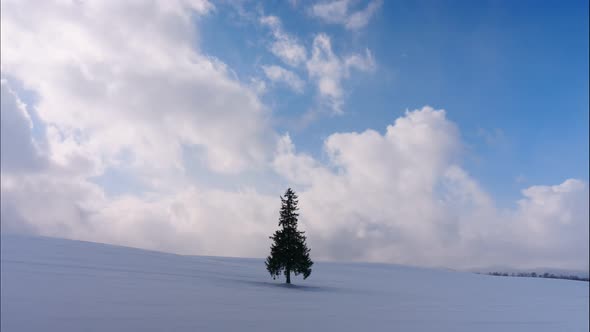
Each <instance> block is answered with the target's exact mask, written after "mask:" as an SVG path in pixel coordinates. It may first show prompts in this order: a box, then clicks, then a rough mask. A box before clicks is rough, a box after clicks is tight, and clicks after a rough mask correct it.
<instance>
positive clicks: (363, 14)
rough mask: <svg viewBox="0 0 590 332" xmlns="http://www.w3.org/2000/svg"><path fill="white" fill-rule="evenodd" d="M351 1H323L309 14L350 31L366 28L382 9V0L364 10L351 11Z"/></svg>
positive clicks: (370, 3)
mask: <svg viewBox="0 0 590 332" xmlns="http://www.w3.org/2000/svg"><path fill="white" fill-rule="evenodd" d="M351 4H352V1H350V0H336V1H322V2H319V3H316V4H314V5H313V6H311V8H310V10H309V12H310V13H311V15H312V16H315V17H317V18H319V19H321V20H323V21H324V22H326V23H331V24H341V25H343V26H344V27H345V28H346V29H348V30H358V29H361V28H364V27H365V26H366V25H367V24H368V23H369V21H370V20H371V17H372V16H373V15H375V13H376V12H377V10H378V9H379V8H380V7H381V5H382V1H381V0H373V1H370V2H369V3H368V4H367V6H366V7H365V8H364V9H361V10H357V11H351V10H350V6H351Z"/></svg>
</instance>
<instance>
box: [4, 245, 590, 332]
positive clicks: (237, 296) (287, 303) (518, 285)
mask: <svg viewBox="0 0 590 332" xmlns="http://www.w3.org/2000/svg"><path fill="white" fill-rule="evenodd" d="M1 240H2V242H1V247H2V248H1V249H2V252H1V258H2V263H1V269H2V270H1V278H2V279H1V287H2V288H1V330H2V331H3V332H10V331H281V332H287V331H298V332H301V331H453V332H458V331H470V332H471V331H494V332H497V331H535V332H540V331H562V332H567V331H588V318H589V317H588V309H589V308H588V290H589V288H588V283H587V282H580V281H567V280H553V279H539V278H509V277H506V278H504V277H491V276H486V275H477V274H471V273H462V272H452V271H445V270H434V269H423V268H415V267H406V266H398V265H383V264H356V263H322V262H318V263H316V265H314V270H313V273H312V275H311V277H310V278H309V279H308V280H305V281H303V280H301V278H295V280H294V282H295V283H296V285H295V286H293V287H286V286H285V285H284V284H282V283H281V282H280V281H278V280H277V281H273V280H272V279H270V277H269V275H268V274H267V272H266V270H265V268H264V263H263V260H262V259H242V258H239V259H238V258H220V257H197V256H178V255H173V254H166V253H160V252H153V251H145V250H139V249H132V248H125V247H117V246H110V245H104V244H97V243H88V242H78V241H69V240H61V239H51V238H35V237H21V236H12V235H11V236H7V235H2V238H1ZM312 254H313V252H312Z"/></svg>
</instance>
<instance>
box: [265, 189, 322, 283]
mask: <svg viewBox="0 0 590 332" xmlns="http://www.w3.org/2000/svg"><path fill="white" fill-rule="evenodd" d="M298 203H299V201H298V200H297V195H296V194H295V192H294V191H293V190H291V188H289V189H287V191H286V192H285V195H284V197H281V212H280V217H279V227H281V229H279V230H278V231H276V232H275V233H274V235H273V236H271V237H270V238H271V239H272V240H273V241H274V242H273V244H272V246H271V248H270V256H268V258H267V259H266V269H267V270H268V272H269V273H270V275H271V276H272V278H273V279H276V278H277V277H278V276H279V275H280V274H281V273H284V274H285V277H286V278H287V284H290V283H291V272H293V273H294V274H295V275H299V274H303V279H307V277H309V275H310V274H311V266H312V265H313V262H312V261H311V259H310V258H309V248H307V245H306V244H305V239H306V237H305V235H304V233H305V232H301V231H298V230H297V217H299V213H297V210H299V209H298V208H297V204H298Z"/></svg>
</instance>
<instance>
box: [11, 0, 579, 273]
mask: <svg viewBox="0 0 590 332" xmlns="http://www.w3.org/2000/svg"><path fill="white" fill-rule="evenodd" d="M1 15H2V17H1V21H0V22H1V24H2V26H1V29H0V30H1V32H2V38H1V39H0V40H1V43H2V45H1V46H2V69H1V71H2V73H1V76H2V159H1V160H2V169H1V176H2V187H1V190H2V192H1V194H2V209H1V212H2V231H3V232H17V233H32V234H38V235H49V236H56V237H65V238H73V239H82V240H90V241H97V242H106V243H114V244H120V245H129V246H135V247H142V248H149V249H155V250H163V251H170V252H177V253H184V254H204V255H229V256H246V257H263V256H265V255H266V254H267V251H268V245H269V243H267V242H265V241H266V240H267V239H268V235H269V234H270V233H272V230H274V229H275V227H276V218H277V213H278V204H277V200H278V196H279V195H280V194H281V193H282V192H284V190H285V189H286V188H287V187H293V188H294V189H295V190H296V191H297V192H298V193H299V196H300V201H301V220H300V222H301V227H302V228H303V229H305V230H306V231H307V232H308V233H307V234H308V236H309V237H308V239H309V242H310V245H311V247H312V253H313V255H314V257H316V258H318V259H322V260H346V261H376V262H393V263H401V264H412V265H427V266H449V267H456V268H471V267H477V266H486V265H503V266H505V265H507V266H514V267H530V268H534V267H539V266H549V267H559V268H575V269H586V270H587V269H588V251H589V240H588V219H589V217H588V213H589V210H590V208H589V205H588V200H589V199H588V197H589V190H588V180H589V179H588V171H589V154H588V151H589V146H588V136H589V129H588V122H589V119H588V114H589V104H588V88H589V86H588V84H589V83H588V71H589V68H588V58H589V46H588V3H587V2H582V1H569V2H567V3H562V2H557V1H555V2H551V1H544V2H542V3H540V2H536V1H487V2H486V1H384V0H318V1H297V0H291V1H268V2H262V3H256V2H254V1H208V0H190V1H189V0H155V1H150V2H145V1H141V0H137V1H123V2H105V1H100V0H87V1H84V2H76V1H74V2H52V1H47V2H36V1H32V0H31V1H28V0H20V1H14V0H2V13H1ZM426 244H427V246H426ZM425 247H428V248H429V250H423V248H425Z"/></svg>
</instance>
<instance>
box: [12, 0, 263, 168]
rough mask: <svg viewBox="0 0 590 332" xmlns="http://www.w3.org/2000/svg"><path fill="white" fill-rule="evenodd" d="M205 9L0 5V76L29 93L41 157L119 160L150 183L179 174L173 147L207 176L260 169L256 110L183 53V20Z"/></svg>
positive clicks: (220, 71)
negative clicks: (187, 150) (47, 153)
mask: <svg viewBox="0 0 590 332" xmlns="http://www.w3.org/2000/svg"><path fill="white" fill-rule="evenodd" d="M211 8H212V6H211V5H210V4H209V3H208V2H206V1H192V2H185V1H161V2H153V3H146V2H141V1H139V2H128V1H125V2H103V1H84V2H57V3H53V2H43V3H42V4H40V3H38V2H28V1H14V2H13V1H6V2H3V5H2V49H3V52H2V71H3V72H5V73H7V74H10V75H11V76H13V77H16V78H17V79H19V80H21V81H22V82H23V83H24V85H25V86H27V87H29V88H31V89H33V90H35V91H36V92H37V93H38V94H39V95H40V97H41V98H40V102H39V104H38V105H36V109H37V111H38V113H39V116H40V118H41V119H42V120H43V121H45V122H46V123H47V125H48V127H49V129H50V130H49V132H50V136H49V139H50V143H49V146H50V150H51V156H52V158H53V159H54V160H55V161H56V162H60V163H62V164H63V163H64V160H66V159H68V157H69V156H70V155H71V154H72V153H76V154H78V155H79V156H80V157H81V158H86V159H88V160H92V159H96V160H94V161H93V162H95V163H97V162H98V163H101V164H104V165H103V166H100V165H99V168H102V167H108V166H109V165H113V164H116V163H117V162H118V161H119V159H120V158H121V157H122V156H124V155H128V154H131V156H128V158H127V159H131V160H133V162H134V163H135V165H136V166H137V167H141V168H143V169H146V168H152V171H151V172H148V173H151V174H152V175H154V174H156V173H161V172H162V171H164V170H169V172H171V173H175V172H178V171H179V170H180V171H182V167H183V165H182V147H183V146H195V145H196V146H202V147H203V148H204V158H205V160H206V161H207V164H208V166H209V168H210V169H212V170H214V171H217V172H224V173H228V172H229V173H231V172H239V171H241V170H244V169H247V168H251V167H263V166H264V164H265V162H266V159H267V158H268V157H269V155H268V152H270V151H271V150H272V148H273V147H274V144H273V143H272V140H269V139H268V137H270V136H272V135H273V134H272V131H271V129H270V128H269V126H268V111H267V110H266V109H265V107H264V105H262V104H261V103H260V101H259V100H258V98H257V95H256V92H255V91H253V90H252V89H250V88H248V87H247V86H245V85H242V84H241V83H240V82H238V81H236V80H235V79H233V78H232V77H233V76H232V75H231V74H230V72H229V71H228V69H227V68H226V66H225V64H223V63H221V62H220V61H218V60H216V59H215V58H212V57H209V56H206V55H203V54H201V53H199V51H198V49H197V48H196V47H195V45H194V44H193V41H194V40H195V39H196V38H197V37H198V36H197V31H196V29H195V25H194V18H193V16H192V14H193V13H194V14H196V15H204V14H205V13H206V12H207V11H209V10H211ZM146 41H149V42H146ZM40 54H43V56H39V55H40Z"/></svg>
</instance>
